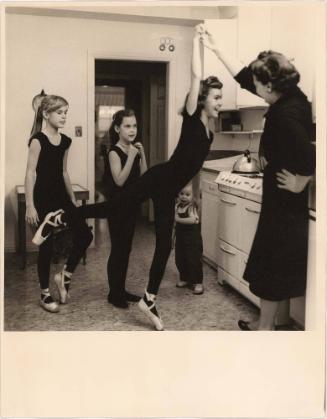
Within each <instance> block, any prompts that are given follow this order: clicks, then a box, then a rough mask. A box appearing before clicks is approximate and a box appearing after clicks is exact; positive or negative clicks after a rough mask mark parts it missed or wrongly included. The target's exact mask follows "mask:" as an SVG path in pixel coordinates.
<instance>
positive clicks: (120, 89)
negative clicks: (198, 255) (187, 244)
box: [94, 59, 168, 221]
mask: <svg viewBox="0 0 327 419" xmlns="http://www.w3.org/2000/svg"><path fill="white" fill-rule="evenodd" d="M167 69H168V64H167V63H163V62H149V61H134V60H109V59H96V60H95V102H94V103H95V176H94V179H95V185H94V186H95V198H96V200H97V201H101V200H102V199H103V198H104V197H103V180H102V176H103V173H104V170H105V165H106V164H108V160H107V154H108V150H109V147H110V138H109V135H108V128H109V126H110V124H111V121H112V116H113V114H114V113H115V112H116V111H117V110H119V109H124V108H131V109H133V110H134V111H135V114H136V118H137V121H138V135H137V140H138V141H141V142H142V143H143V147H144V151H145V155H146V159H147V163H148V167H151V166H153V165H155V164H157V163H160V162H162V161H165V160H166V159H167V94H166V92H167ZM142 215H143V216H145V217H147V218H148V219H149V220H150V221H152V219H153V210H152V206H151V204H149V203H145V204H144V205H143V206H142Z"/></svg>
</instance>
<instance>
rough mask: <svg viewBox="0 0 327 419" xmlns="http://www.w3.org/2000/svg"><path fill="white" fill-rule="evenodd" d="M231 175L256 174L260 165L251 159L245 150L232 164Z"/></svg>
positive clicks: (248, 152)
mask: <svg viewBox="0 0 327 419" xmlns="http://www.w3.org/2000/svg"><path fill="white" fill-rule="evenodd" d="M232 173H239V174H258V173H260V165H259V162H258V160H257V159H255V158H253V157H251V153H250V151H249V150H245V151H244V154H243V156H241V157H240V158H238V159H237V160H236V162H235V163H234V166H233V170H232Z"/></svg>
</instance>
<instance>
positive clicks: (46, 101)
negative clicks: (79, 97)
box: [30, 95, 68, 139]
mask: <svg viewBox="0 0 327 419" xmlns="http://www.w3.org/2000/svg"><path fill="white" fill-rule="evenodd" d="M62 106H68V102H67V100H66V99H64V98H63V97H61V96H56V95H45V96H44V98H43V99H42V100H41V102H40V105H39V107H38V108H37V109H36V110H35V118H34V123H33V126H32V130H31V136H30V139H31V138H32V137H33V136H34V134H36V133H37V132H39V131H41V129H42V122H43V112H54V111H56V110H57V109H59V108H61V107H62Z"/></svg>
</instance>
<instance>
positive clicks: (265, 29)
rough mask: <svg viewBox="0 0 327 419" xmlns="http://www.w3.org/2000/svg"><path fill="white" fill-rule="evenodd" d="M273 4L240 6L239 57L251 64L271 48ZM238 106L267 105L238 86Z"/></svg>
mask: <svg viewBox="0 0 327 419" xmlns="http://www.w3.org/2000/svg"><path fill="white" fill-rule="evenodd" d="M270 19H271V6H268V5H258V4H255V5H253V4H252V5H251V4H244V5H240V6H239V8H238V19H237V30H238V48H237V49H238V58H239V60H240V61H242V62H243V63H244V64H245V65H249V64H250V63H251V62H252V61H253V60H254V59H255V58H256V57H257V56H258V54H259V52H261V51H265V50H268V49H270ZM236 104H237V106H238V107H247V106H267V104H266V103H265V101H264V100H263V99H261V98H260V97H259V96H257V95H254V94H252V93H250V92H248V91H247V90H245V89H241V88H240V86H237V98H236Z"/></svg>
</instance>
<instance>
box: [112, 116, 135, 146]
mask: <svg viewBox="0 0 327 419" xmlns="http://www.w3.org/2000/svg"><path fill="white" fill-rule="evenodd" d="M128 116H135V112H134V111H133V109H122V110H120V111H118V112H116V113H115V114H114V115H113V117H112V123H111V125H110V128H109V138H110V144H111V145H115V144H116V143H117V142H118V141H119V134H118V132H116V130H115V127H120V126H121V124H122V122H123V119H124V118H125V117H128Z"/></svg>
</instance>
